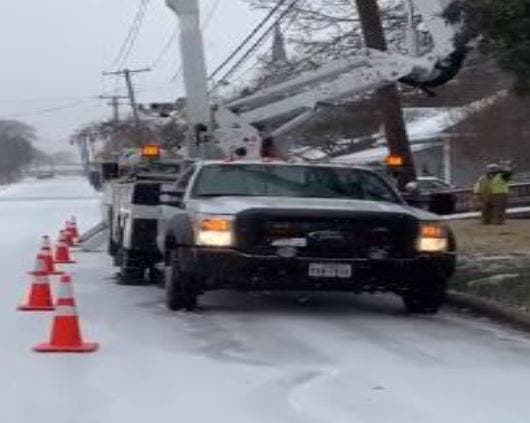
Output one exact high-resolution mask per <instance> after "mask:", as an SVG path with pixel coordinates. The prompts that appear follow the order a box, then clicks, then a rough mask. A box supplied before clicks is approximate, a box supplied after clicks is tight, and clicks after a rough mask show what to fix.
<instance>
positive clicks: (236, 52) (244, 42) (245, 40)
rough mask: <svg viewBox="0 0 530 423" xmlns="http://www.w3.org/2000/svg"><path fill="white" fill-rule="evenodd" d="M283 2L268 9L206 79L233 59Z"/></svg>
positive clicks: (212, 77)
mask: <svg viewBox="0 0 530 423" xmlns="http://www.w3.org/2000/svg"><path fill="white" fill-rule="evenodd" d="M296 1H298V0H296ZM285 3H287V0H280V1H279V2H278V4H277V5H276V6H275V7H274V8H273V9H271V10H270V11H269V13H268V14H267V15H266V16H265V17H264V18H263V19H262V20H261V22H259V23H258V24H257V25H256V26H255V27H254V29H253V30H252V31H251V32H250V33H249V34H248V35H247V36H246V37H245V39H244V40H243V41H242V42H241V43H240V44H239V45H238V46H237V47H236V48H235V49H234V51H233V52H232V53H230V54H229V55H228V57H227V58H226V59H225V60H223V62H222V63H221V64H220V65H219V66H217V68H215V70H214V71H213V72H212V73H211V74H210V75H209V77H208V79H210V80H212V79H214V78H215V77H216V76H217V74H218V73H219V72H221V71H222V70H223V69H224V68H225V67H226V66H227V65H228V64H229V63H230V62H231V61H232V59H234V58H235V57H236V56H237V55H238V54H239V52H240V51H241V50H243V49H244V48H245V46H246V45H247V44H248V43H249V42H250V41H251V40H252V39H253V38H254V36H256V35H257V34H258V33H259V31H260V30H261V29H262V28H263V26H264V25H266V24H267V22H268V21H270V20H271V19H272V17H273V16H274V15H275V14H276V12H278V11H279V10H280V8H281V7H282V6H283V5H284V4H285Z"/></svg>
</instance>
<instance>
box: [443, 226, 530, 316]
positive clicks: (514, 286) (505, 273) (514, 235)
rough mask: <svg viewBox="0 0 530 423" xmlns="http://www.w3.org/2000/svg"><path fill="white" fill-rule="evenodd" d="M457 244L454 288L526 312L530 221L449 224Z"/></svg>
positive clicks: (529, 289) (529, 286)
mask: <svg viewBox="0 0 530 423" xmlns="http://www.w3.org/2000/svg"><path fill="white" fill-rule="evenodd" d="M451 225H452V227H453V228H454V230H455V233H456V236H457V241H458V244H459V252H460V263H459V266H458V272H457V274H456V277H455V278H454V281H453V285H454V288H455V289H458V290H460V291H463V292H467V293H472V294H476V295H479V296H482V297H484V298H487V299H493V300H497V301H500V302H503V303H505V304H508V305H511V306H514V307H517V308H519V309H522V310H525V311H528V310H530V219H526V220H512V219H510V220H508V221H507V224H506V225H503V226H489V225H488V226H485V225H481V224H480V223H479V222H478V221H476V220H464V221H459V222H453V223H451Z"/></svg>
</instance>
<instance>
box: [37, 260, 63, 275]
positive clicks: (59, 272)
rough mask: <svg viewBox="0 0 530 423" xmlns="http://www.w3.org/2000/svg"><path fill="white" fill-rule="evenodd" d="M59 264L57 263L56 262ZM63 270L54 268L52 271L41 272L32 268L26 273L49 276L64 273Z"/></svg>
mask: <svg viewBox="0 0 530 423" xmlns="http://www.w3.org/2000/svg"><path fill="white" fill-rule="evenodd" d="M55 263H57V262H55ZM57 264H59V263H57ZM61 264H64V263H61ZM64 273H65V272H63V271H61V270H55V271H54V272H42V271H40V270H32V271H31V272H28V275H31V276H44V275H49V276H60V275H64Z"/></svg>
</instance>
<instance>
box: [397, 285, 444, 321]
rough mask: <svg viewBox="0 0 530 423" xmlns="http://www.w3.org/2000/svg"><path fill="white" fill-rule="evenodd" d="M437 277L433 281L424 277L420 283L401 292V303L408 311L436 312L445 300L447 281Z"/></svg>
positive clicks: (417, 312)
mask: <svg viewBox="0 0 530 423" xmlns="http://www.w3.org/2000/svg"><path fill="white" fill-rule="evenodd" d="M437 279H438V280H437V281H435V282H427V281H428V280H429V278H425V280H424V281H421V282H422V283H418V284H417V285H415V286H414V287H413V288H411V289H410V290H408V291H407V292H405V293H404V294H403V296H402V297H403V303H404V304H405V308H406V309H407V311H408V312H409V313H416V314H436V313H438V311H439V310H440V307H441V306H442V305H443V303H444V301H445V296H446V290H447V281H446V280H445V279H443V278H441V277H440V278H437ZM431 280H432V278H431ZM423 283H425V285H423Z"/></svg>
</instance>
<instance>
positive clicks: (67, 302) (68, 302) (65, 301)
mask: <svg viewBox="0 0 530 423" xmlns="http://www.w3.org/2000/svg"><path fill="white" fill-rule="evenodd" d="M57 305H58V306H70V307H75V299H73V298H59V300H57Z"/></svg>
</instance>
